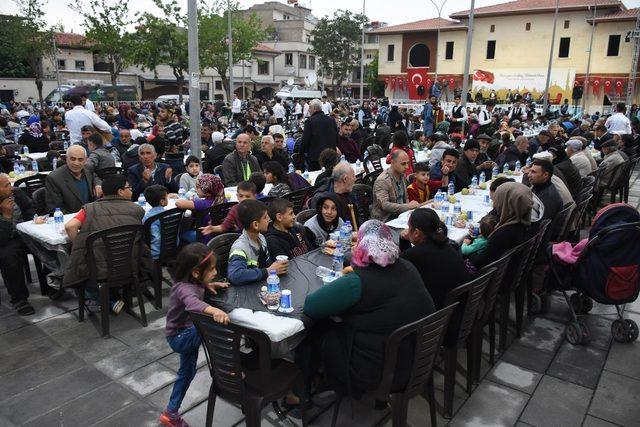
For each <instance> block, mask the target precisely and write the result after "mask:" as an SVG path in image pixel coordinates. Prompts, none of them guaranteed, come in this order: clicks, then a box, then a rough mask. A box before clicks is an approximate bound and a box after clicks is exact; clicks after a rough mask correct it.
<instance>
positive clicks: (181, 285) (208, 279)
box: [158, 243, 229, 427]
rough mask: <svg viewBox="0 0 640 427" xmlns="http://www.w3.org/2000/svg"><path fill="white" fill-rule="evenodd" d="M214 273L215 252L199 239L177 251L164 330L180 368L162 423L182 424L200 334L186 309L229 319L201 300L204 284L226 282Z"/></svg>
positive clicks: (211, 285) (220, 285)
mask: <svg viewBox="0 0 640 427" xmlns="http://www.w3.org/2000/svg"><path fill="white" fill-rule="evenodd" d="M216 274H217V271H216V256H215V255H214V254H213V252H211V250H209V248H207V247H206V246H205V245H203V244H202V243H192V244H190V245H188V246H186V247H185V248H184V249H183V250H182V251H181V252H180V253H179V254H178V258H177V260H176V280H178V282H177V283H176V284H175V285H173V287H172V288H171V296H170V299H169V310H168V311H167V325H166V327H165V332H164V333H165V335H166V337H167V342H168V343H169V347H171V349H172V350H173V351H175V352H176V353H178V354H179V355H180V369H179V370H178V378H177V379H176V382H175V383H174V384H173V390H172V392H171V397H170V399H169V404H168V405H167V408H166V409H165V410H164V411H163V412H162V414H160V419H159V420H158V421H159V422H160V423H161V424H163V425H165V426H170V427H177V426H184V425H186V423H185V422H184V420H183V419H182V417H180V412H179V410H180V405H181V404H182V399H184V396H185V394H186V392H187V389H188V388H189V385H190V384H191V381H192V380H193V378H194V377H195V375H196V368H197V364H198V349H199V348H200V337H199V336H198V332H197V330H196V328H195V326H194V325H193V323H192V321H191V318H190V316H189V311H195V312H198V313H204V314H208V315H210V316H211V317H213V320H214V321H216V322H218V323H222V324H224V325H226V324H227V323H229V316H228V315H227V313H225V312H224V311H222V310H219V309H217V308H215V307H212V306H210V305H209V304H207V303H206V302H204V301H202V299H203V298H204V290H205V288H207V289H208V290H209V291H211V292H213V293H215V292H216V290H217V289H220V288H226V287H227V286H228V284H227V283H217V282H213V278H214V277H215V276H216Z"/></svg>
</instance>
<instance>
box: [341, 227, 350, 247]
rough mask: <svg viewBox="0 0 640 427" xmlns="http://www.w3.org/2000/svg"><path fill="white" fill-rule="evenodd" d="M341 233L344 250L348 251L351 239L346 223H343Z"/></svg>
mask: <svg viewBox="0 0 640 427" xmlns="http://www.w3.org/2000/svg"><path fill="white" fill-rule="evenodd" d="M339 233H340V234H339V236H340V238H339V239H340V244H341V245H342V248H343V250H345V251H346V249H347V248H348V247H349V246H348V245H349V240H350V239H349V234H348V232H347V227H346V224H343V225H342V227H340V230H339Z"/></svg>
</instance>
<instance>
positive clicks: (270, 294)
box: [267, 270, 280, 310]
mask: <svg viewBox="0 0 640 427" xmlns="http://www.w3.org/2000/svg"><path fill="white" fill-rule="evenodd" d="M267 308H268V309H269V310H277V309H278V308H280V278H278V275H277V274H276V271H275V270H271V271H269V277H267Z"/></svg>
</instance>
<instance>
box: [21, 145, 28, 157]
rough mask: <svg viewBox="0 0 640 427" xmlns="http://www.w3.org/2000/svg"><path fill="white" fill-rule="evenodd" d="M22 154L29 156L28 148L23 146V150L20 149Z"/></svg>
mask: <svg viewBox="0 0 640 427" xmlns="http://www.w3.org/2000/svg"><path fill="white" fill-rule="evenodd" d="M22 152H23V153H24V155H25V156H26V155H27V154H29V147H27V146H26V145H25V146H24V148H23V149H22Z"/></svg>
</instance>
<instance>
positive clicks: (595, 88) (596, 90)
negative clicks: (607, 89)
mask: <svg viewBox="0 0 640 427" xmlns="http://www.w3.org/2000/svg"><path fill="white" fill-rule="evenodd" d="M598 93H600V79H599V78H598V77H594V78H593V94H594V95H597V94H598Z"/></svg>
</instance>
